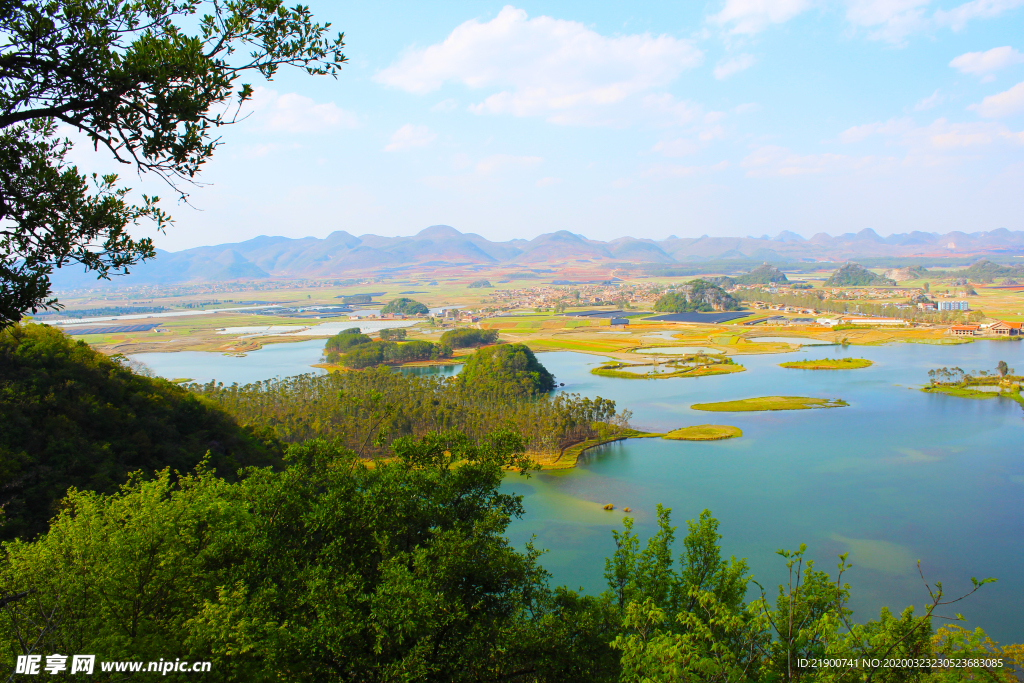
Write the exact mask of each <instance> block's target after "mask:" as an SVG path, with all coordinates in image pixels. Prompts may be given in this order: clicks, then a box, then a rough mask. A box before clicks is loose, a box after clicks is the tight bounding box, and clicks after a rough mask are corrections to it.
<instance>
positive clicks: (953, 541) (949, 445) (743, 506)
mask: <svg viewBox="0 0 1024 683" xmlns="http://www.w3.org/2000/svg"><path fill="white" fill-rule="evenodd" d="M323 344H324V342H323V340H311V341H308V342H297V343H287V344H272V345H267V346H265V347H264V348H263V349H261V350H259V351H256V352H253V353H250V354H248V355H247V356H246V357H245V358H232V357H228V356H223V355H221V354H218V353H201V352H182V353H154V354H138V355H136V356H133V358H135V359H137V360H141V361H143V362H144V363H146V364H147V365H148V366H149V367H150V368H152V369H153V370H154V371H155V372H156V373H157V374H159V375H162V376H164V377H169V378H177V377H190V378H192V379H194V380H196V381H209V380H210V379H217V380H220V381H223V382H226V383H230V382H239V383H246V382H252V381H257V380H261V379H268V378H270V377H273V376H288V375H294V374H299V373H302V372H317V370H316V369H315V368H310V367H309V365H310V364H312V363H315V362H317V361H318V360H319V358H320V354H321V352H322V349H323ZM840 356H856V357H863V358H869V359H871V360H873V361H874V365H873V366H872V367H870V368H865V369H861V370H841V371H812V370H788V369H784V368H780V367H778V363H781V362H783V361H788V360H799V359H814V358H822V357H831V358H835V357H840ZM538 357H539V358H540V360H541V361H542V362H543V363H544V365H545V366H546V367H547V368H548V369H549V370H551V371H552V372H553V373H554V374H555V376H556V377H557V379H558V381H559V382H564V383H565V385H566V386H565V387H564V388H563V389H562V390H563V391H570V392H574V393H579V394H582V395H585V396H591V397H594V396H602V397H604V398H610V399H614V400H615V401H616V402H617V403H618V405H619V407H620V408H629V409H630V410H632V411H633V423H634V425H635V426H637V427H640V428H644V429H650V430H654V431H667V430H669V429H673V428H675V427H682V426H686V425H693V424H704V423H707V422H709V421H711V422H715V423H720V424H729V425H735V426H737V427H740V428H741V429H742V430H743V432H744V435H743V437H742V438H739V439H733V440H729V441H717V442H704V443H700V442H686V441H665V440H661V439H636V440H630V441H623V442H618V443H615V444H611V445H608V446H604V447H601V448H599V449H594V450H591V451H589V452H588V453H586V454H585V455H584V456H583V458H581V461H580V465H579V466H578V467H576V468H574V469H571V470H563V471H558V472H549V473H535V474H533V475H532V476H531V477H530V478H529V479H523V478H521V477H519V476H518V475H511V476H510V477H509V478H508V479H507V480H506V483H505V485H504V487H505V489H506V490H509V491H514V492H517V493H521V494H523V495H524V496H525V498H524V503H525V506H526V515H525V516H524V518H523V519H522V520H516V521H514V522H513V524H512V525H511V527H510V529H509V536H510V539H511V540H512V541H513V542H514V543H515V545H516V546H517V547H519V548H522V547H523V545H524V544H525V543H526V541H527V540H529V538H530V536H531V535H532V534H536V535H537V541H536V544H537V547H539V548H548V549H549V552H548V553H547V554H546V555H545V556H544V557H543V558H542V563H543V565H544V566H545V567H546V568H547V569H548V570H549V571H551V572H552V574H553V581H554V582H555V583H557V584H566V585H569V586H570V587H573V588H576V587H580V586H582V587H584V588H585V589H586V590H587V591H589V592H592V593H596V592H599V591H601V590H603V588H604V581H603V578H602V573H603V570H604V558H605V557H607V556H609V555H610V554H611V553H612V550H613V544H612V539H611V534H610V531H611V529H613V528H618V525H619V524H620V523H621V518H622V513H621V512H619V510H621V508H622V507H625V506H628V507H630V508H632V510H633V513H632V516H633V517H634V518H635V519H636V522H637V525H636V528H637V530H638V531H639V532H640V533H641V535H643V536H644V537H646V535H648V534H650V533H652V531H653V529H654V527H653V518H654V512H655V505H656V504H657V503H662V504H663V505H665V506H667V507H670V508H672V510H673V521H674V523H675V525H676V526H678V527H679V530H678V531H677V548H676V550H677V551H678V550H680V547H681V542H682V537H683V536H684V535H685V529H686V520H688V519H693V518H695V517H696V516H697V515H698V514H699V513H700V511H701V510H703V509H705V508H708V509H710V510H711V512H712V514H714V516H715V517H717V518H718V519H719V520H720V521H721V526H720V529H719V530H720V532H721V533H722V534H723V535H724V538H723V539H722V547H723V552H724V554H725V555H726V556H729V555H736V556H737V557H745V558H747V560H748V562H749V563H750V566H751V571H752V573H753V574H754V576H755V578H757V579H758V580H759V581H760V582H761V583H762V584H763V585H765V587H766V588H768V589H769V590H770V591H771V590H773V589H774V586H776V585H777V584H778V583H780V582H781V581H782V580H783V579H784V575H783V570H784V565H783V561H782V558H779V557H778V556H776V555H775V554H774V552H775V550H777V549H779V548H790V549H792V548H796V547H797V546H799V544H800V543H806V544H807V545H808V557H811V558H813V559H815V560H816V563H817V566H818V567H819V568H821V569H824V570H826V571H829V572H834V570H835V565H836V562H837V559H836V555H837V554H838V553H840V552H846V551H849V552H850V562H852V563H853V565H854V568H853V569H852V570H851V571H850V572H849V573H848V575H847V578H848V580H849V583H850V584H851V586H852V588H853V601H852V603H851V607H852V608H853V609H854V611H855V617H856V618H857V619H859V620H867V619H871V618H877V617H878V610H879V608H880V607H881V606H882V605H888V606H890V607H892V608H894V609H897V610H899V609H902V608H903V607H904V606H906V605H908V604H915V605H917V606H919V607H920V605H922V604H923V602H924V601H925V599H926V597H927V595H926V593H925V590H924V587H923V586H922V585H921V582H920V578H919V577H918V576H917V574H916V565H915V562H916V560H918V559H920V560H921V561H922V564H921V566H922V569H923V570H924V572H925V576H926V577H927V578H928V579H929V580H930V581H934V580H940V581H942V582H943V584H944V585H945V586H946V588H947V590H948V592H949V594H950V595H954V594H956V595H957V596H958V595H959V594H960V592H965V591H966V590H968V589H969V585H970V577H971V576H975V577H978V578H982V577H987V576H993V577H996V578H997V579H999V581H998V583H996V584H994V585H989V586H986V587H985V588H984V589H982V591H980V592H979V593H978V594H976V595H974V596H972V597H971V598H970V599H968V600H967V601H965V602H962V603H958V604H957V605H955V606H954V607H955V611H957V612H962V613H963V614H964V615H966V616H967V617H968V619H969V620H970V621H969V622H968V623H967V624H966V626H968V627H970V628H974V627H975V626H981V627H983V628H984V629H985V630H986V632H988V634H989V635H990V636H992V637H993V638H994V639H996V640H998V641H1001V642H1022V641H1024V620H1022V619H1021V618H1020V614H1019V611H1020V607H1019V606H1020V605H1021V604H1024V572H1021V571H1020V568H1019V566H1018V564H1017V563H1018V560H1019V558H1020V557H1024V410H1022V409H1021V407H1020V405H1018V404H1017V403H1014V402H1012V401H1008V400H1004V399H989V400H970V399H962V398H955V397H950V396H943V395H939V394H925V393H922V392H921V391H918V389H919V387H920V386H921V385H922V384H924V383H926V382H927V372H928V370H929V369H932V368H936V367H942V366H948V367H953V366H958V367H961V368H963V369H965V370H978V369H985V370H992V369H994V368H995V366H996V363H997V362H998V361H999V360H1005V361H1006V362H1007V363H1008V364H1009V365H1010V366H1011V367H1016V368H1017V369H1018V370H1019V371H1020V370H1024V343H1019V342H975V343H971V344H963V345H956V346H938V345H923V344H892V345H888V346H868V347H864V346H850V347H847V348H845V349H844V348H842V347H839V346H831V347H828V348H817V349H814V348H804V349H801V350H800V351H795V352H791V353H786V354H777V355H748V356H737V357H736V361H737V362H738V363H740V364H742V365H744V366H745V367H746V368H747V371H746V372H741V373H736V374H731V375H718V376H710V377H699V378H672V379H661V380H657V379H652V380H630V379H616V378H608V377H598V376H595V375H591V374H590V372H589V371H590V369H591V368H593V367H595V366H597V365H599V364H601V362H602V361H603V360H604V359H603V358H601V357H597V356H589V355H584V354H577V353H572V352H552V353H543V354H539V355H538ZM459 367H460V366H433V367H425V368H408V369H406V370H405V371H407V372H414V373H416V374H441V375H447V374H453V373H455V372H457V371H458V369H459ZM778 394H781V395H793V396H817V397H822V398H842V399H844V400H845V401H847V402H848V403H849V404H850V405H849V407H846V408H836V409H830V410H807V411H784V412H765V413H701V412H697V411H692V410H690V408H689V406H690V405H691V404H693V403H699V402H711V401H724V400H731V399H739V398H750V397H754V396H766V395H778ZM605 503H612V504H613V505H615V506H616V511H614V512H606V511H604V510H602V509H601V506H602V505H604V504H605ZM751 597H752V596H751ZM953 611H954V610H952V609H950V610H947V611H946V612H945V614H952V612H953Z"/></svg>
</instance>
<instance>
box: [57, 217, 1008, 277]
mask: <svg viewBox="0 0 1024 683" xmlns="http://www.w3.org/2000/svg"><path fill="white" fill-rule="evenodd" d="M1020 255H1024V231H1013V232H1011V231H1009V230H1006V229H1005V228H1000V229H998V230H992V231H989V232H976V233H970V234H968V233H964V232H950V233H947V234H945V235H939V234H936V233H926V232H916V231H915V232H911V233H907V234H898V235H890V236H888V237H881V236H880V235H878V234H877V233H875V232H874V231H873V230H871V229H865V230H862V231H860V232H858V233H847V234H844V235H839V236H836V237H832V236H830V235H827V234H825V233H819V234H817V235H815V236H814V237H812V238H810V239H805V238H803V237H801V236H800V235H797V234H795V233H792V232H788V231H783V232H781V233H779V234H778V235H776V236H775V237H769V236H768V235H763V236H762V237H708V236H706V235H705V236H703V237H698V238H677V237H674V236H672V237H669V238H668V239H665V240H660V241H658V240H650V239H637V238H634V237H620V238H618V239H615V240H611V241H609V242H602V241H598V240H590V239H587V238H586V237H583V236H582V235H578V234H574V233H571V232H569V231H567V230H559V231H558V232H554V233H548V234H544V235H540V236H538V237H535V238H534V239H532V240H524V239H514V240H509V241H507V242H492V241H490V240H488V239H486V238H484V237H481V236H480V235H476V234H473V233H462V232H459V231H458V230H456V229H455V228H452V227H449V226H447V225H434V226H431V227H429V228H426V229H424V230H421V231H420V232H419V233H417V234H415V235H413V236H412V237H380V236H378V235H369V234H368V235H360V236H359V237H356V236H354V235H351V234H349V233H347V232H345V231H343V230H339V231H337V232H333V233H331V234H330V235H328V236H327V237H326V238H324V239H319V238H316V237H305V238H301V239H292V238H288V237H267V236H260V237H256V238H253V239H251V240H247V241H245V242H239V243H236V244H220V245H216V246H209V247H196V248H193V249H186V250H184V251H179V252H166V251H158V256H157V258H156V259H155V260H153V261H150V262H149V263H146V264H143V265H141V266H138V267H137V268H136V269H135V270H134V271H133V272H132V274H131V275H130V276H127V277H124V278H117V279H116V280H115V282H116V283H117V284H125V285H127V284H168V283H175V282H191V281H221V280H235V279H246V280H251V279H262V278H284V279H292V278H350V277H358V276H365V275H370V274H374V273H377V274H381V273H388V272H394V271H398V270H402V269H404V268H409V267H416V268H419V269H422V268H424V267H426V268H429V267H431V266H437V267H452V266H460V265H461V266H485V267H486V266H494V267H501V266H511V267H514V266H523V267H524V268H529V267H536V266H537V265H540V264H544V265H555V266H557V265H559V264H561V265H572V266H579V265H582V264H583V263H591V264H593V265H608V266H613V265H617V264H622V265H627V264H673V263H691V264H692V263H695V262H696V263H699V262H701V261H710V260H715V261H721V260H732V259H735V260H744V261H769V262H775V263H785V262H796V261H832V262H836V261H846V260H851V259H858V258H870V257H933V258H942V257H951V256H960V257H964V256H978V257H981V256H986V257H989V258H991V257H993V256H1002V257H1004V258H1005V257H1007V256H1020ZM94 283H95V279H93V277H92V276H89V275H84V274H78V273H76V272H73V271H72V269H64V270H62V271H58V272H57V273H56V277H55V278H54V284H55V285H56V286H57V287H58V288H72V287H82V286H91V285H92V284H94Z"/></svg>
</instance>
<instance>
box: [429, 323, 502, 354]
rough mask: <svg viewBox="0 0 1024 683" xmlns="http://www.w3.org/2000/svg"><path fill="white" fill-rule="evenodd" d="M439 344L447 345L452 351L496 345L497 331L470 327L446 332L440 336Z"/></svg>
mask: <svg viewBox="0 0 1024 683" xmlns="http://www.w3.org/2000/svg"><path fill="white" fill-rule="evenodd" d="M441 343H442V344H448V345H449V346H451V347H452V348H453V349H464V348H467V347H470V346H484V345H486V344H496V343H498V330H477V329H474V328H471V327H464V328H461V329H458V330H448V331H447V332H445V333H444V334H442V335H441Z"/></svg>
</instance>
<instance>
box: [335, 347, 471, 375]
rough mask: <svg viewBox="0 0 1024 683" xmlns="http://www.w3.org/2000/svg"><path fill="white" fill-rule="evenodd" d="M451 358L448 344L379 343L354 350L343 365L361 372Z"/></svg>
mask: <svg viewBox="0 0 1024 683" xmlns="http://www.w3.org/2000/svg"><path fill="white" fill-rule="evenodd" d="M451 356H452V350H451V347H449V346H447V345H446V344H434V343H432V342H428V341H421V340H414V341H406V342H391V341H377V342H372V343H370V344H363V345H360V346H356V347H354V348H352V349H351V350H349V351H348V352H347V353H345V355H344V356H342V357H341V364H342V365H344V366H345V367H346V368H352V369H354V370H360V369H362V368H371V367H376V366H378V365H382V364H388V365H400V364H402V363H411V362H415V361H421V360H439V359H441V358H451Z"/></svg>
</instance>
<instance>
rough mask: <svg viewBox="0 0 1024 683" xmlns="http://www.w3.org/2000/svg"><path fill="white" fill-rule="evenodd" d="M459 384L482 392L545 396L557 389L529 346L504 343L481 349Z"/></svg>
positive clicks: (465, 370) (472, 356)
mask: <svg viewBox="0 0 1024 683" xmlns="http://www.w3.org/2000/svg"><path fill="white" fill-rule="evenodd" d="M458 381H459V382H460V383H461V384H463V385H464V386H475V387H478V388H479V390H481V391H486V390H493V391H495V392H501V393H507V392H513V393H522V394H527V395H532V394H542V393H546V392H548V391H551V390H553V389H554V388H555V376H554V375H552V374H551V373H550V372H548V369H547V368H545V367H544V366H543V365H542V364H541V362H540V361H539V360H537V356H535V355H534V353H533V351H531V350H530V348H529V347H528V346H527V345H526V344H501V345H500V346H492V347H489V348H484V349H480V350H479V351H477V352H475V353H474V354H473V355H471V356H470V357H469V358H467V359H466V363H465V364H464V365H463V366H462V372H460V373H459V375H458Z"/></svg>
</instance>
